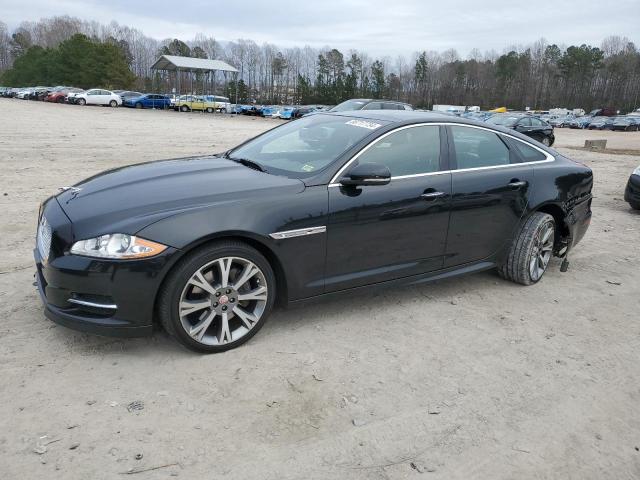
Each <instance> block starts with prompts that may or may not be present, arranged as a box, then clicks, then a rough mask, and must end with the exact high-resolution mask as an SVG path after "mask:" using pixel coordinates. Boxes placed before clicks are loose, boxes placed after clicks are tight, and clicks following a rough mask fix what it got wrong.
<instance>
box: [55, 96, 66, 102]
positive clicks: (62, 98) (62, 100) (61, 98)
mask: <svg viewBox="0 0 640 480" xmlns="http://www.w3.org/2000/svg"><path fill="white" fill-rule="evenodd" d="M56 102H58V103H64V97H60V98H58V99H57V100H56Z"/></svg>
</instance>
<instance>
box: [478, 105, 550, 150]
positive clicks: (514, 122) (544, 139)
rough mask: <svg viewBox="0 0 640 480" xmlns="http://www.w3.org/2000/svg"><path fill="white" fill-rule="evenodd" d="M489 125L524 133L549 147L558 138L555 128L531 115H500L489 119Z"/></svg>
mask: <svg viewBox="0 0 640 480" xmlns="http://www.w3.org/2000/svg"><path fill="white" fill-rule="evenodd" d="M487 123H489V124H491V125H500V126H503V127H506V128H511V129H513V130H515V131H516V132H520V133H523V134H524V135H527V136H529V137H531V138H534V139H536V140H538V141H539V142H540V143H542V144H543V145H545V146H547V147H550V146H551V145H553V142H555V140H556V137H555V136H554V135H553V127H552V126H551V125H549V124H548V123H547V122H545V121H544V120H541V119H539V118H536V117H532V116H531V115H517V114H510V113H504V114H498V115H493V116H491V117H489V118H488V119H487Z"/></svg>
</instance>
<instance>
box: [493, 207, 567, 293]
mask: <svg viewBox="0 0 640 480" xmlns="http://www.w3.org/2000/svg"><path fill="white" fill-rule="evenodd" d="M547 232H549V235H550V236H549V237H548V238H545V237H546V236H547ZM555 232H556V223H555V220H554V219H553V217H552V216H551V215H549V214H547V213H542V212H535V213H533V214H532V215H531V216H530V217H529V218H527V220H526V221H525V222H524V224H523V225H522V227H521V228H520V231H519V232H518V234H517V235H516V236H515V238H514V239H513V242H512V244H511V247H510V248H509V253H508V255H507V258H506V259H505V261H504V263H503V264H502V265H501V266H500V267H499V268H498V273H499V274H500V276H501V277H502V278H504V279H506V280H511V281H512V282H515V283H520V284H521V285H533V284H534V283H537V282H539V281H540V279H541V278H542V276H543V275H544V272H545V271H546V270H547V267H548V266H549V260H550V259H551V257H552V256H553V246H554V242H555ZM539 245H541V246H542V249H539ZM534 260H535V263H534Z"/></svg>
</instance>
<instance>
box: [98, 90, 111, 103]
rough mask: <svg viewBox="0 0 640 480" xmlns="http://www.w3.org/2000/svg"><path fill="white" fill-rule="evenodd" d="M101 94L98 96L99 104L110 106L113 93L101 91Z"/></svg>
mask: <svg viewBox="0 0 640 480" xmlns="http://www.w3.org/2000/svg"><path fill="white" fill-rule="evenodd" d="M99 92H100V94H99V95H98V99H99V100H98V103H99V104H100V105H108V104H109V102H110V101H111V92H109V91H108V90H99Z"/></svg>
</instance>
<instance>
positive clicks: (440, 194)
mask: <svg viewBox="0 0 640 480" xmlns="http://www.w3.org/2000/svg"><path fill="white" fill-rule="evenodd" d="M445 195H446V193H444V192H425V193H423V194H422V195H420V198H424V199H425V200H435V199H436V198H440V197H444V196H445Z"/></svg>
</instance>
